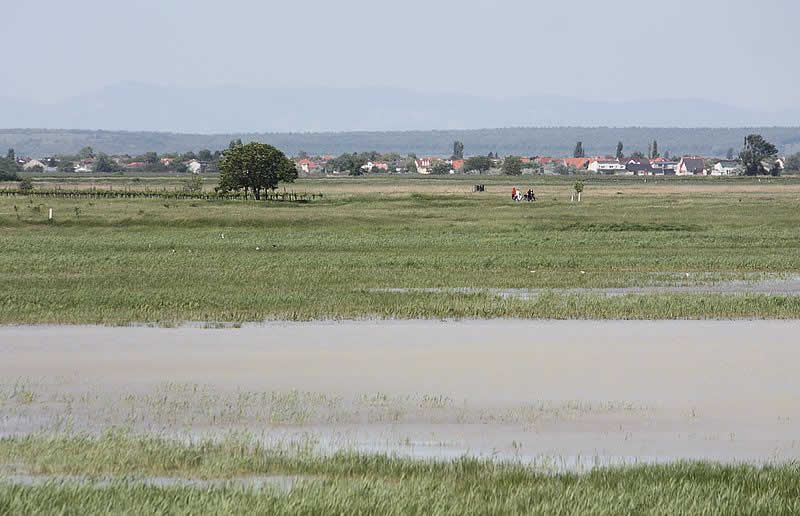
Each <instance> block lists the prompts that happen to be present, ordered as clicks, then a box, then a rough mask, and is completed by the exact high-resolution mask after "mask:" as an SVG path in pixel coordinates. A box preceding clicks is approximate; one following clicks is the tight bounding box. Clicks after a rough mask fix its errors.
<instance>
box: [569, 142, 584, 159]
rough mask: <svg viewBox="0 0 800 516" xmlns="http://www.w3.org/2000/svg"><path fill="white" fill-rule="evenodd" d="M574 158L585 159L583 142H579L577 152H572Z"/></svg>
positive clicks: (576, 146) (576, 147) (576, 145)
mask: <svg viewBox="0 0 800 516" xmlns="http://www.w3.org/2000/svg"><path fill="white" fill-rule="evenodd" d="M572 157H574V158H583V157H585V153H584V152H583V142H578V143H576V144H575V150H574V151H572Z"/></svg>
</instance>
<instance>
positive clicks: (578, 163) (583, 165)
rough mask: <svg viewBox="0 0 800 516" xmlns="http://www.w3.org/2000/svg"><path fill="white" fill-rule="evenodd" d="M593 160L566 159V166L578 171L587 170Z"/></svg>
mask: <svg viewBox="0 0 800 516" xmlns="http://www.w3.org/2000/svg"><path fill="white" fill-rule="evenodd" d="M591 162H592V158H564V164H565V165H566V166H568V167H574V168H577V169H578V170H586V169H587V168H588V167H589V164H590V163H591Z"/></svg>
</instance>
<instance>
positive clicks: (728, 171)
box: [711, 159, 739, 176]
mask: <svg viewBox="0 0 800 516" xmlns="http://www.w3.org/2000/svg"><path fill="white" fill-rule="evenodd" d="M738 172H739V162H738V161H736V160H729V159H724V160H720V161H719V162H717V163H716V164H715V165H714V168H712V169H711V175H712V176H733V175H736V174H737V173H738Z"/></svg>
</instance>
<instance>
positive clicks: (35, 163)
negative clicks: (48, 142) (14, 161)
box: [22, 159, 47, 170]
mask: <svg viewBox="0 0 800 516" xmlns="http://www.w3.org/2000/svg"><path fill="white" fill-rule="evenodd" d="M35 167H41V168H42V170H44V169H46V168H47V165H45V164H44V163H42V162H41V161H39V160H38V159H32V160H30V161H27V162H26V163H25V164H24V165H22V170H31V169H32V168H35Z"/></svg>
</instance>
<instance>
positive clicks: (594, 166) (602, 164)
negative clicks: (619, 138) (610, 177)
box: [588, 159, 625, 174]
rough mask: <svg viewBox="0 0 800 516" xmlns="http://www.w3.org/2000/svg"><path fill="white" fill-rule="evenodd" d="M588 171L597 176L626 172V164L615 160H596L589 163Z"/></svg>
mask: <svg viewBox="0 0 800 516" xmlns="http://www.w3.org/2000/svg"><path fill="white" fill-rule="evenodd" d="M588 169H589V170H590V171H592V172H595V173H597V174H615V173H617V172H620V171H622V170H625V164H624V163H620V162H619V161H617V160H615V159H614V160H611V159H595V160H592V162H591V163H589V167H588Z"/></svg>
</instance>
